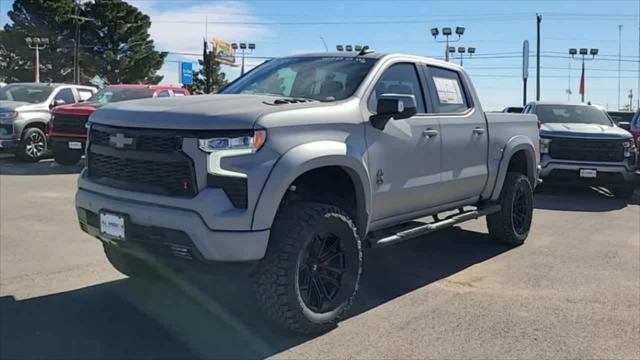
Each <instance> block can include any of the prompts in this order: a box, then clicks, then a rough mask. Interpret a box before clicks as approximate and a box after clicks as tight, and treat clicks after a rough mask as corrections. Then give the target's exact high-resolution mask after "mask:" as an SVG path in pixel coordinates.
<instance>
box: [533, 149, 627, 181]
mask: <svg viewBox="0 0 640 360" xmlns="http://www.w3.org/2000/svg"><path fill="white" fill-rule="evenodd" d="M581 169H594V170H596V172H597V177H596V178H581V177H580V170H581ZM637 176H638V175H637V173H636V167H635V165H630V164H628V163H626V162H623V163H601V162H579V161H564V160H556V159H553V158H550V157H549V156H548V155H545V156H543V157H542V161H541V168H540V177H541V178H542V179H545V180H553V179H558V180H569V181H571V180H572V179H573V180H575V181H584V182H590V183H599V184H607V183H621V182H631V181H634V180H635V179H636V178H637Z"/></svg>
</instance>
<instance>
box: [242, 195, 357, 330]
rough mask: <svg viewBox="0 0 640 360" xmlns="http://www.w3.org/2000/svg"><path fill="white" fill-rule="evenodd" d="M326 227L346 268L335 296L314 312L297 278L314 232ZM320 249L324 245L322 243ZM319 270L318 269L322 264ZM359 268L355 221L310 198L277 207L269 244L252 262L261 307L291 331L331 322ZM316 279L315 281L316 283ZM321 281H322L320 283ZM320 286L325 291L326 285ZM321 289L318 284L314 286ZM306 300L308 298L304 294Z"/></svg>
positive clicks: (352, 291) (350, 295) (351, 293)
mask: <svg viewBox="0 0 640 360" xmlns="http://www.w3.org/2000/svg"><path fill="white" fill-rule="evenodd" d="M326 233H331V234H334V233H335V236H336V237H337V238H338V239H339V241H340V245H338V247H340V248H342V249H343V252H344V254H345V255H344V257H343V259H344V263H345V264H347V265H345V269H346V270H345V272H344V273H343V274H342V275H341V278H340V279H341V280H340V283H341V284H343V283H344V284H343V285H344V286H341V288H340V290H339V292H338V293H337V294H338V295H336V300H335V302H333V303H332V304H331V305H332V306H333V305H334V304H337V306H336V307H335V308H333V309H331V310H330V311H326V312H314V311H313V310H311V307H313V306H311V305H310V306H307V304H306V303H305V301H304V300H303V290H302V288H303V287H302V286H301V285H300V283H299V281H300V279H301V278H302V275H301V272H302V271H304V269H303V267H305V266H307V267H306V269H307V270H308V269H309V268H308V263H305V261H308V260H305V259H308V254H309V253H310V251H311V250H310V249H311V247H310V244H312V243H314V241H317V239H318V237H319V236H320V235H319V234H326ZM323 250H324V248H323ZM316 268H317V269H318V268H319V269H320V270H319V271H323V270H322V268H321V266H318V267H316ZM361 273H362V246H361V241H360V238H359V237H358V235H357V231H356V226H355V225H354V223H353V221H352V220H351V219H350V217H349V215H347V213H346V212H345V211H343V210H342V209H340V208H338V207H336V206H334V205H327V204H322V203H315V202H294V203H291V204H289V205H287V206H286V207H284V208H283V209H281V210H280V211H279V213H278V215H277V216H276V219H275V221H274V225H273V227H272V229H271V236H270V239H269V247H268V248H267V253H266V255H265V257H264V258H263V259H262V260H261V261H260V263H259V264H258V266H257V267H256V269H255V271H254V274H253V279H254V284H255V287H256V294H257V298H258V303H259V304H260V307H261V308H262V310H263V312H264V313H265V314H266V315H267V316H268V317H269V318H270V319H271V320H273V321H274V322H275V323H277V324H279V325H281V326H283V327H285V328H287V329H289V330H292V331H295V332H299V333H304V334H317V333H322V332H325V331H328V330H330V329H332V328H333V327H335V323H336V322H337V320H338V319H340V317H341V316H342V315H344V314H345V312H346V311H347V309H348V308H349V307H350V306H351V304H352V302H353V299H354V297H355V295H356V293H357V291H358V285H359V282H360V274H361ZM309 284H310V282H307V286H306V288H307V289H308V290H306V291H305V292H304V294H306V297H307V299H310V297H311V295H310V292H311V290H310V289H311V285H309ZM316 285H317V284H316ZM321 285H322V284H321ZM325 285H326V283H325ZM325 285H322V286H323V289H324V292H325V294H326V291H327V288H326V286H325ZM315 290H316V291H320V288H319V287H316V288H315ZM309 301H310V300H309Z"/></svg>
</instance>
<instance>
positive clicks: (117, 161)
mask: <svg viewBox="0 0 640 360" xmlns="http://www.w3.org/2000/svg"><path fill="white" fill-rule="evenodd" d="M117 136H119V139H120V140H122V138H126V139H130V143H129V142H128V144H129V145H128V146H127V147H124V146H123V148H118V145H122V142H119V141H117V140H116V141H115V142H114V141H112V139H115V138H116V137H117ZM89 138H90V141H89V149H88V152H87V154H88V156H87V159H88V162H87V164H88V165H87V167H88V174H89V177H91V178H92V179H94V180H95V181H97V182H100V183H103V184H105V185H108V186H112V187H118V188H123V189H127V190H132V191H140V192H149V193H158V194H164V195H171V196H187V197H191V196H195V195H196V194H197V192H198V187H197V184H196V176H195V169H194V165H193V161H192V160H191V158H189V157H188V156H187V155H186V154H185V153H183V152H182V150H180V149H179V147H178V146H177V145H176V144H182V138H180V137H177V136H176V135H175V132H171V131H155V130H140V129H126V128H116V127H107V126H102V125H100V126H99V125H94V126H92V128H91V131H90V135H89ZM128 141H129V140H128ZM170 149H171V150H170Z"/></svg>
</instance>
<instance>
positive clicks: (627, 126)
mask: <svg viewBox="0 0 640 360" xmlns="http://www.w3.org/2000/svg"><path fill="white" fill-rule="evenodd" d="M618 126H619V127H621V128H623V129H625V130H627V131H631V124H630V123H629V122H627V121H620V122H619V123H618Z"/></svg>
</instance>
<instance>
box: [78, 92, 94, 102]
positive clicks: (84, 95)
mask: <svg viewBox="0 0 640 360" xmlns="http://www.w3.org/2000/svg"><path fill="white" fill-rule="evenodd" d="M78 96H80V100H82V101H86V100H87V99H89V98H90V97H91V96H93V93H92V92H91V91H89V90H85V89H78Z"/></svg>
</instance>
